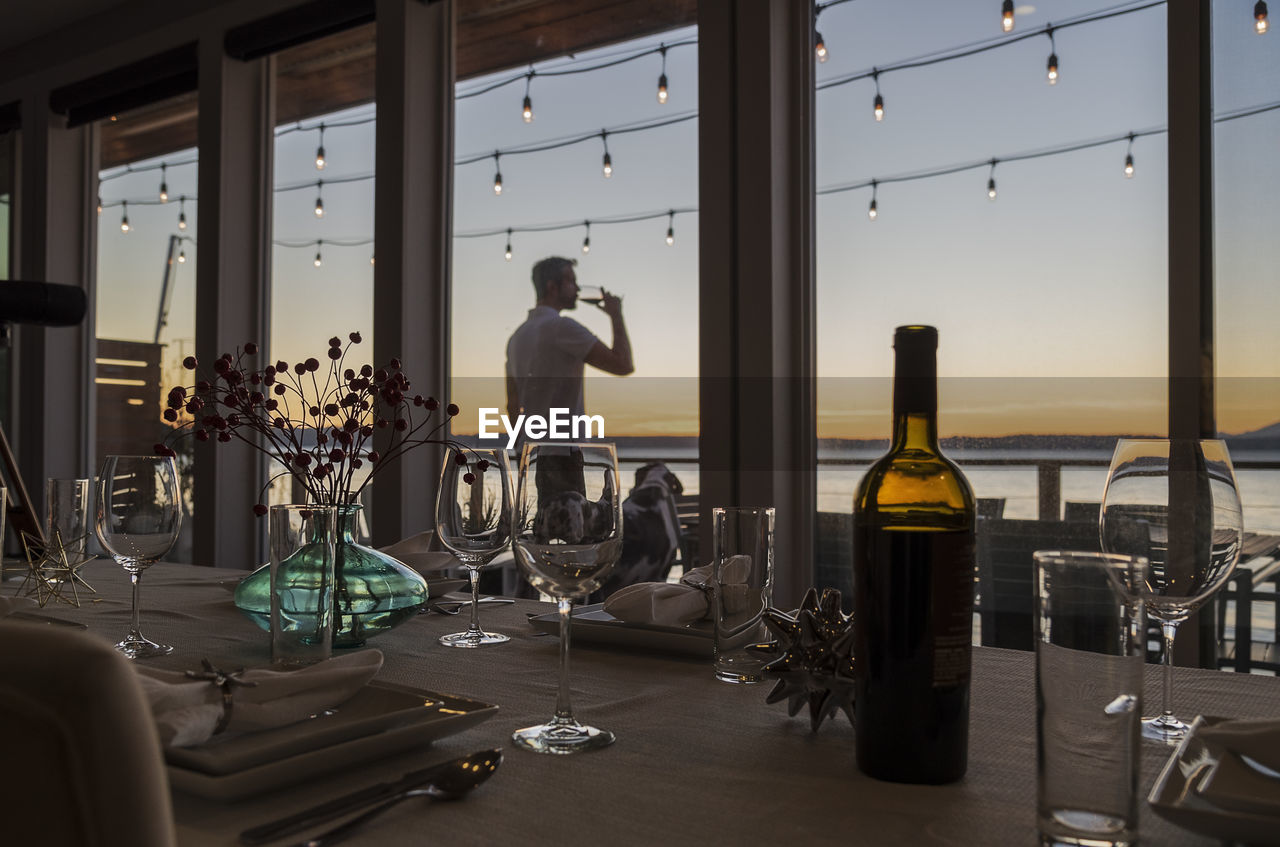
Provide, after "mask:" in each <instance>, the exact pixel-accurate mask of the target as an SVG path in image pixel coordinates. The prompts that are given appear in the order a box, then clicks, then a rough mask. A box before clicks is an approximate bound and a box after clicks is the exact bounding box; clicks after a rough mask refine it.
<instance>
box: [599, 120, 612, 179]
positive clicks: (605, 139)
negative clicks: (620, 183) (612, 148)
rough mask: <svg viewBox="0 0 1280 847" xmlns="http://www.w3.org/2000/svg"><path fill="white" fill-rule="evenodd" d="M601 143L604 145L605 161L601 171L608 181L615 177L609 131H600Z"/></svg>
mask: <svg viewBox="0 0 1280 847" xmlns="http://www.w3.org/2000/svg"><path fill="white" fill-rule="evenodd" d="M600 143H601V144H603V145H604V159H602V160H601V164H600V171H601V173H603V174H604V178H605V179H608V178H609V177H611V176H613V157H612V156H610V155H609V132H608V130H604V129H602V130H600Z"/></svg>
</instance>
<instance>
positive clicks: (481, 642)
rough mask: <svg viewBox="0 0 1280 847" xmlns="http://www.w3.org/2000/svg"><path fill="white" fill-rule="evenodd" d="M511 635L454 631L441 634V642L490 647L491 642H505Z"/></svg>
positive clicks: (445, 644) (447, 644)
mask: <svg viewBox="0 0 1280 847" xmlns="http://www.w3.org/2000/svg"><path fill="white" fill-rule="evenodd" d="M510 640H511V636H509V635H503V634H502V633H500V632H481V633H479V634H478V635H477V634H476V633H474V632H454V633H450V634H449V635H442V636H440V643H441V644H443V645H444V646H446V647H488V646H489V645H490V644H505V643H506V642H508V641H510Z"/></svg>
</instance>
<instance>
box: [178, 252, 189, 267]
mask: <svg viewBox="0 0 1280 847" xmlns="http://www.w3.org/2000/svg"><path fill="white" fill-rule="evenodd" d="M186 263H187V251H186V250H179V251H178V264H179V265H185V264H186Z"/></svg>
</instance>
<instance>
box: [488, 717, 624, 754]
mask: <svg viewBox="0 0 1280 847" xmlns="http://www.w3.org/2000/svg"><path fill="white" fill-rule="evenodd" d="M614 740H615V736H614V734H613V733H612V732H610V731H609V730H607V729H596V728H595V727H593V726H583V725H582V724H580V723H578V722H577V721H572V722H570V723H557V722H555V721H552V722H551V723H548V724H543V725H542V726H531V727H529V728H528V729H521V730H517V731H516V732H513V733H512V734H511V743H513V744H515V745H516V746H517V747H519V748H520V749H521V750H528V751H530V752H532V753H551V754H553V755H561V756H564V755H569V754H572V753H585V752H587V751H588V750H599V749H600V748H601V747H608V746H609V745H610V744H612V743H613V742H614Z"/></svg>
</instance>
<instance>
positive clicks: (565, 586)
mask: <svg viewBox="0 0 1280 847" xmlns="http://www.w3.org/2000/svg"><path fill="white" fill-rule="evenodd" d="M620 490H621V489H620V488H619V485H618V457H617V455H616V454H615V453H614V450H613V445H611V444H567V443H563V442H560V443H555V444H534V443H530V444H526V445H524V452H523V453H522V454H521V456H520V477H519V481H518V483H517V487H516V515H515V525H514V535H513V546H514V547H515V554H516V561H517V562H518V563H519V565H520V569H521V570H522V571H523V572H524V575H525V578H526V579H528V580H529V584H530V585H532V586H533V587H534V588H536V589H538V590H539V591H542V592H544V593H546V594H550V595H552V596H553V597H555V598H556V603H557V606H558V608H559V611H560V691H559V695H558V696H557V698H556V713H555V717H554V718H552V719H551V720H550V721H549V722H548V723H546V724H543V725H541V726H533V727H529V728H528V729H522V730H519V731H518V732H516V733H515V734H514V735H512V737H511V738H512V741H513V742H514V743H515V745H516V746H517V747H520V748H522V749H525V750H532V751H533V752H535V753H580V752H583V751H585V750H594V749H596V748H599V747H604V746H606V745H608V744H612V743H613V740H614V735H613V733H612V732H609V731H608V730H604V729H596V728H595V727H590V726H584V725H582V724H580V723H578V721H577V720H576V719H575V718H574V717H573V710H572V708H571V707H570V705H569V624H570V621H571V620H572V612H573V601H574V600H577V599H582V598H584V597H585V596H586V595H588V594H590V593H591V592H592V591H594V590H595V589H597V588H599V587H600V583H601V581H602V580H603V579H604V577H605V576H607V575H608V573H609V570H610V569H611V568H612V567H613V566H614V564H615V563H616V562H617V561H618V557H619V556H620V555H621V553H622V498H621V496H620V494H619V492H620Z"/></svg>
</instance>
